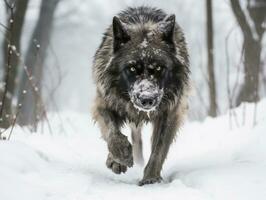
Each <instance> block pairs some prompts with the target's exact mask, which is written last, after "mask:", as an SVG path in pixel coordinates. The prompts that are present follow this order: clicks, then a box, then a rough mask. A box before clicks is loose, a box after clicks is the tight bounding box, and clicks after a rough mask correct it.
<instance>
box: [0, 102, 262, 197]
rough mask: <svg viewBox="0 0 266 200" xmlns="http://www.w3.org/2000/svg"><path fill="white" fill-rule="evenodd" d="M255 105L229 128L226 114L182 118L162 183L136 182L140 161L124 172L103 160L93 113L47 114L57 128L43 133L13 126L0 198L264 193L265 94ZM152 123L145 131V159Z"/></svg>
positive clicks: (3, 158)
mask: <svg viewBox="0 0 266 200" xmlns="http://www.w3.org/2000/svg"><path fill="white" fill-rule="evenodd" d="M254 108H255V105H254V104H246V105H242V106H241V107H239V108H237V109H236V110H234V113H235V116H236V118H237V120H238V121H239V124H242V122H243V121H245V124H244V125H241V126H240V127H237V126H236V123H232V129H231V128H230V126H229V115H228V114H226V115H224V116H221V117H218V118H216V119H212V118H207V119H206V120H205V121H204V122H201V123H200V122H189V123H187V124H185V125H184V127H183V128H182V130H181V131H180V133H179V135H178V137H177V140H176V142H175V143H174V144H173V145H172V147H171V150H170V154H169V156H168V159H167V161H166V163H165V165H164V169H163V173H162V175H163V178H164V182H163V183H160V184H155V185H147V186H143V187H139V186H137V182H138V180H140V179H141V177H142V171H143V167H139V166H134V167H133V168H130V169H129V170H128V172H127V173H126V174H123V175H115V174H113V173H112V172H111V171H110V170H109V169H107V168H106V167H105V159H106V156H107V149H106V145H105V143H104V141H103V140H102V139H101V138H100V133H99V130H98V128H97V126H95V125H94V124H93V122H92V121H91V120H90V116H89V115H84V114H80V113H74V112H73V111H71V112H70V111H69V112H67V111H65V112H61V113H50V114H49V120H50V124H51V126H52V130H53V132H52V134H50V133H49V131H48V129H47V125H46V124H43V125H42V126H41V127H42V128H39V129H40V130H39V131H38V133H29V132H28V131H27V130H26V129H22V128H20V127H14V130H13V134H12V135H11V140H9V141H1V142H0V177H1V178H0V190H1V192H0V199H3V200H17V199H20V200H24V199H25V200H36V199H42V200H46V199H47V200H61V199H62V200H74V199H75V200H83V199H84V200H85V199H86V200H88V199H89V200H97V199H122V198H123V199H129V200H130V199H146V200H147V199H153V200H156V199H160V200H161V199H186V200H209V199H210V200H211V199H213V200H224V199H226V200H250V199H264V198H265V196H266V170H265V167H266V166H265V165H266V135H265V132H266V99H264V100H263V101H261V102H260V103H259V104H258V105H257V109H258V111H259V112H257V116H256V118H255V117H254ZM244 109H245V113H246V115H245V120H244V118H243V114H242V113H243V110H244ZM58 115H60V117H59V116H58ZM253 119H256V125H255V126H253V124H254V123H253ZM235 121H236V119H233V122H235ZM62 122H63V123H62ZM150 129H151V128H150V126H146V127H145V129H144V131H143V138H144V148H145V149H144V155H145V161H146V162H147V159H148V156H149V141H150V140H149V137H150V136H151V133H150V132H151V131H150ZM8 133H9V131H6V132H5V134H8ZM124 133H126V134H128V133H129V130H128V129H125V130H124ZM7 136H8V135H6V137H7Z"/></svg>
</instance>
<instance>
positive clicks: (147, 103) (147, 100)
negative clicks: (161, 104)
mask: <svg viewBox="0 0 266 200" xmlns="http://www.w3.org/2000/svg"><path fill="white" fill-rule="evenodd" d="M140 103H141V105H142V106H143V107H152V106H153V105H154V104H155V99H154V98H151V97H144V98H141V99H140Z"/></svg>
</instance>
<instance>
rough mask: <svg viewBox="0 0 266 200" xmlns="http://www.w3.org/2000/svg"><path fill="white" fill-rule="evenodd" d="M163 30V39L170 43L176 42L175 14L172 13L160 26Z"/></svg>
mask: <svg viewBox="0 0 266 200" xmlns="http://www.w3.org/2000/svg"><path fill="white" fill-rule="evenodd" d="M160 29H161V31H162V39H163V40H164V41H165V42H168V43H170V44H173V43H174V33H175V15H170V16H168V17H166V19H165V20H164V21H163V22H162V25H161V27H160Z"/></svg>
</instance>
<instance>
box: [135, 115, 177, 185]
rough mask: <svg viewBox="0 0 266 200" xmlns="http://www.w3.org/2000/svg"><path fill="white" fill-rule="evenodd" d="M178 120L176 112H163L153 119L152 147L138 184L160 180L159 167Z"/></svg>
mask: <svg viewBox="0 0 266 200" xmlns="http://www.w3.org/2000/svg"><path fill="white" fill-rule="evenodd" d="M177 128H178V120H177V114H176V113H164V114H163V115H161V116H159V117H158V118H157V120H155V121H154V130H153V135H152V149H151V155H150V159H149V161H148V163H147V165H146V167H145V170H144V176H143V179H142V180H141V181H140V182H139V185H140V186H142V185H145V184H152V183H156V182H161V180H162V178H161V169H162V166H163V163H164V161H165V158H166V156H167V153H168V150H169V147H170V145H171V143H172V141H173V139H174V137H175V135H176V131H177Z"/></svg>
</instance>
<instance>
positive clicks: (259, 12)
mask: <svg viewBox="0 0 266 200" xmlns="http://www.w3.org/2000/svg"><path fill="white" fill-rule="evenodd" d="M246 3H247V9H244V8H242V7H241V5H240V3H239V0H231V7H232V10H233V13H234V16H235V18H236V20H237V22H238V24H239V26H240V28H241V31H242V33H243V49H244V73H245V78H244V84H243V85H242V86H241V88H240V91H239V94H238V96H237V98H236V105H239V104H240V103H241V102H257V101H258V100H259V94H258V87H259V73H260V71H261V70H260V66H261V50H262V46H261V41H262V38H263V34H264V32H265V27H264V26H263V23H265V20H266V2H265V0H246Z"/></svg>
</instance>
